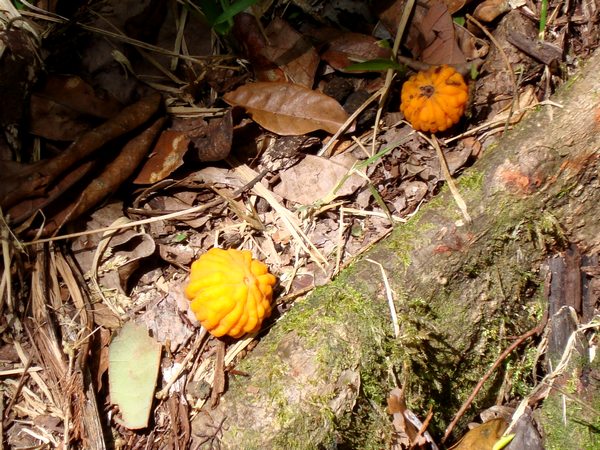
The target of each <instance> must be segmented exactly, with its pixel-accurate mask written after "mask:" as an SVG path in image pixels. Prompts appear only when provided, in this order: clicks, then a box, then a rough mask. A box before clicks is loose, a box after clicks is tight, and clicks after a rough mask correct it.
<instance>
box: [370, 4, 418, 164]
mask: <svg viewBox="0 0 600 450" xmlns="http://www.w3.org/2000/svg"><path fill="white" fill-rule="evenodd" d="M415 3H416V0H408V1H407V2H406V4H405V5H404V11H403V12H402V17H401V18H400V22H398V29H397V30H396V38H395V39H394V46H393V48H392V57H393V58H394V59H395V58H396V55H397V54H398V49H399V48H400V42H402V36H403V35H404V30H405V29H406V24H407V23H408V19H409V17H410V14H411V13H412V10H413V8H414V6H415ZM395 74H396V70H395V69H388V70H387V71H386V73H385V82H384V84H383V88H382V89H381V90H380V92H381V97H380V98H379V107H378V108H377V114H376V115H375V124H374V126H373V140H372V142H371V144H372V146H371V155H374V154H375V143H376V142H377V140H376V137H377V132H378V131H379V120H380V119H381V114H382V113H383V108H384V106H385V103H386V101H387V98H388V95H389V93H390V86H391V85H392V81H393V79H394V75H395Z"/></svg>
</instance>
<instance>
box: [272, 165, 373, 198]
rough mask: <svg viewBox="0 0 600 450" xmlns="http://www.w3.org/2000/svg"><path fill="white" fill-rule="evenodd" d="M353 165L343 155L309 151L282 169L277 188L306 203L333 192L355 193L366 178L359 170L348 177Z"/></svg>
mask: <svg viewBox="0 0 600 450" xmlns="http://www.w3.org/2000/svg"><path fill="white" fill-rule="evenodd" d="M336 159H337V161H336ZM351 166H352V162H349V161H347V160H346V161H344V160H340V158H332V159H329V158H322V157H320V156H314V155H306V157H305V158H304V159H303V160H302V161H300V162H299V163H298V164H296V165H295V166H294V167H292V168H290V169H287V170H283V171H281V172H279V175H280V176H281V183H280V184H278V185H277V186H275V189H274V192H275V193H276V194H277V195H281V196H282V197H283V198H285V199H287V200H291V201H294V202H296V203H301V204H303V205H310V204H311V203H314V202H316V201H318V200H322V199H324V198H325V197H326V196H328V195H330V194H332V195H333V196H334V198H335V197H339V196H342V195H349V194H352V193H353V192H355V191H356V189H358V188H359V187H360V186H362V185H363V184H364V183H365V180H364V179H363V178H362V177H360V176H359V175H356V174H353V175H351V176H349V177H348V178H347V179H345V177H346V175H347V174H348V170H349V169H350V167H351ZM342 181H344V183H343V184H342V186H341V187H339V189H338V190H337V191H336V192H335V194H333V190H334V189H335V188H336V187H337V186H338V184H339V183H340V182H342Z"/></svg>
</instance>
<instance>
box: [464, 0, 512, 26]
mask: <svg viewBox="0 0 600 450" xmlns="http://www.w3.org/2000/svg"><path fill="white" fill-rule="evenodd" d="M510 10H511V6H510V2H508V0H485V1H484V2H481V3H480V4H479V5H477V8H475V11H473V17H475V18H476V19H478V20H481V21H482V22H491V21H492V20H494V19H495V18H496V17H498V16H500V15H501V14H504V13H505V12H508V11H510Z"/></svg>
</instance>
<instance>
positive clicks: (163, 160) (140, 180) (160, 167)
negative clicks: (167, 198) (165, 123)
mask: <svg viewBox="0 0 600 450" xmlns="http://www.w3.org/2000/svg"><path fill="white" fill-rule="evenodd" d="M189 143H190V139H189V138H188V137H187V134H186V133H185V132H182V131H174V130H165V131H163V132H162V133H161V134H160V137H159V138H158V142H156V145H155V146H154V150H153V152H152V154H151V155H150V158H149V159H148V161H146V163H145V164H144V166H143V167H142V170H140V173H139V174H138V176H137V177H136V179H135V180H133V182H134V183H135V184H152V183H156V182H157V181H160V180H162V179H164V178H166V177H168V176H169V175H170V174H171V173H173V171H174V170H175V169H177V168H178V167H180V166H181V165H182V164H183V155H185V153H186V152H187V151H188V146H189Z"/></svg>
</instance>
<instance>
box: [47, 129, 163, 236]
mask: <svg viewBox="0 0 600 450" xmlns="http://www.w3.org/2000/svg"><path fill="white" fill-rule="evenodd" d="M165 120H166V118H164V117H161V118H159V119H157V120H156V121H155V122H154V123H153V124H152V126H150V127H148V128H147V129H146V130H144V131H143V132H142V133H141V134H140V135H139V136H136V137H135V138H133V139H132V140H131V141H129V142H128V143H127V144H126V145H125V147H123V149H122V150H121V151H120V152H119V154H118V155H117V156H116V157H115V158H114V159H113V160H112V161H111V162H110V164H108V165H107V166H106V168H105V169H104V171H103V172H102V173H101V174H100V175H99V176H98V177H96V178H95V179H94V180H92V181H91V182H90V184H89V185H88V186H87V187H86V188H85V190H84V191H83V192H82V193H81V195H80V196H79V198H78V199H77V200H76V203H75V204H74V205H71V206H69V207H68V208H66V209H63V210H62V211H60V212H59V213H57V214H56V215H55V216H54V217H53V218H52V219H51V220H49V221H48V223H47V224H46V226H45V227H44V230H43V232H42V234H43V235H45V236H47V235H50V234H53V233H56V232H57V231H58V230H59V229H60V227H62V226H63V225H64V224H65V223H66V222H69V221H72V220H74V219H76V218H78V217H79V216H81V215H82V214H83V213H85V212H87V211H88V210H90V209H91V208H93V207H94V206H96V205H97V204H98V203H100V201H102V200H103V199H104V198H106V197H107V196H108V195H110V194H112V193H113V192H115V191H116V190H117V188H118V187H119V186H120V185H121V184H122V183H123V182H124V181H125V180H126V179H127V178H129V177H130V176H131V175H132V174H133V172H134V171H135V170H136V169H137V167H138V166H139V164H140V162H141V161H142V159H143V158H144V156H146V154H147V153H148V151H149V149H150V146H151V145H152V143H153V142H154V140H155V139H156V136H157V135H158V133H159V131H160V129H161V128H162V126H163V125H164V123H165Z"/></svg>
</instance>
